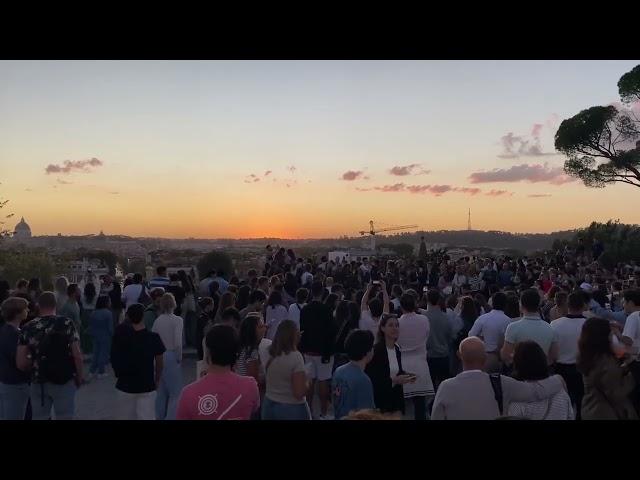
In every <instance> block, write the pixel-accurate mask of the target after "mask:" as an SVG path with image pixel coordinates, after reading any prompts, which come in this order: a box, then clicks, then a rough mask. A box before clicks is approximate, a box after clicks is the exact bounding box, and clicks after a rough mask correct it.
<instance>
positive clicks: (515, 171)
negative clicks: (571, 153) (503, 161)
mask: <svg viewBox="0 0 640 480" xmlns="http://www.w3.org/2000/svg"><path fill="white" fill-rule="evenodd" d="M469 180H470V181H471V183H492V182H521V181H526V182H529V183H540V182H547V183H551V184H552V185H562V184H564V183H569V182H574V181H575V180H576V179H575V178H572V177H569V176H568V175H566V174H565V173H564V170H563V168H562V167H555V168H549V167H548V166H547V164H546V163H545V164H544V165H540V164H534V165H528V164H526V163H523V164H522V165H514V166H513V167H511V168H507V169H504V168H494V169H493V170H490V171H480V172H474V173H472V174H471V175H469Z"/></svg>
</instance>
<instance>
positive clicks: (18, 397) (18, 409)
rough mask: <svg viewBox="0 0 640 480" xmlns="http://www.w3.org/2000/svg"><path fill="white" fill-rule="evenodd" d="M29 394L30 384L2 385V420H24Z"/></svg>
mask: <svg viewBox="0 0 640 480" xmlns="http://www.w3.org/2000/svg"><path fill="white" fill-rule="evenodd" d="M29 392H30V390H29V384H28V383H19V384H17V385H9V384H6V383H0V420H24V416H25V413H26V411H27V403H29Z"/></svg>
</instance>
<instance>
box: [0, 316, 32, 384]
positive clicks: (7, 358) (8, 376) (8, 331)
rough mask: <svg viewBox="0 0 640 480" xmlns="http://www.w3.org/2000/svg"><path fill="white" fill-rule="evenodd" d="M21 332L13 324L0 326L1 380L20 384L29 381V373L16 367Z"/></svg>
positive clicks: (6, 382)
mask: <svg viewBox="0 0 640 480" xmlns="http://www.w3.org/2000/svg"><path fill="white" fill-rule="evenodd" d="M19 337H20V333H19V332H18V330H17V329H16V328H15V327H14V326H13V325H11V324H9V323H5V324H4V325H2V327H0V382H1V383H5V384H7V385H18V384H22V383H27V382H28V381H29V374H28V373H25V372H23V371H21V370H18V367H16V352H17V350H18V339H19Z"/></svg>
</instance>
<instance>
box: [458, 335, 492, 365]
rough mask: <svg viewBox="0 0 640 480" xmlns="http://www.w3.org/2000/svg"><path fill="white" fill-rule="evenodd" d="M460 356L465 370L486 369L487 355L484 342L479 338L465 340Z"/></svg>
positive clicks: (461, 344) (461, 346)
mask: <svg viewBox="0 0 640 480" xmlns="http://www.w3.org/2000/svg"><path fill="white" fill-rule="evenodd" d="M458 354H459V355H460V360H461V361H462V368H463V369H464V370H482V369H483V368H484V364H485V361H486V359H487V354H486V352H485V349H484V342H483V341H482V340H480V339H479V338H478V337H467V338H465V339H464V340H463V341H462V342H461V343H460V349H459V351H458Z"/></svg>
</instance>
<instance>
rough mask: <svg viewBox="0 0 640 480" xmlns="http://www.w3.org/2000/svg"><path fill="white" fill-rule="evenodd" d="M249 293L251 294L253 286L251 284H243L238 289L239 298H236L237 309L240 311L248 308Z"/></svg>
mask: <svg viewBox="0 0 640 480" xmlns="http://www.w3.org/2000/svg"><path fill="white" fill-rule="evenodd" d="M249 295H251V287H250V286H249V285H242V286H241V287H240V288H239V289H238V298H236V309H237V310H238V311H240V310H242V309H244V308H247V306H248V305H249Z"/></svg>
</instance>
